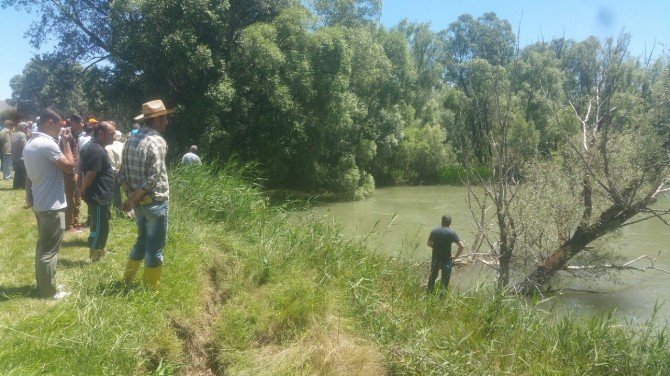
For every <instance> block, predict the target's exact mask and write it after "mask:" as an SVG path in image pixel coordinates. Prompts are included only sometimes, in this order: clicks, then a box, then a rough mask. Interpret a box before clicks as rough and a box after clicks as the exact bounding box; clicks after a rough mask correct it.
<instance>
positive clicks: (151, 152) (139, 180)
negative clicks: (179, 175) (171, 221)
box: [119, 127, 170, 201]
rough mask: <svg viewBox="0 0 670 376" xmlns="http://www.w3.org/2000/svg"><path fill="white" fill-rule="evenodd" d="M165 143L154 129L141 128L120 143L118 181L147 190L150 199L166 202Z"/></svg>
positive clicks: (168, 193)
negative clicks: (121, 149)
mask: <svg viewBox="0 0 670 376" xmlns="http://www.w3.org/2000/svg"><path fill="white" fill-rule="evenodd" d="M166 155H167V143H166V142H165V139H163V137H161V135H160V133H158V131H156V130H154V129H152V128H149V127H142V128H141V129H140V130H139V132H137V133H136V134H135V135H133V136H131V137H130V138H129V139H128V140H127V141H126V143H125V144H124V145H123V154H122V157H121V170H120V172H119V180H120V181H121V184H124V183H126V182H127V183H128V184H129V185H130V188H131V190H133V191H135V190H138V189H141V190H143V191H144V192H147V195H150V196H151V197H152V198H153V199H154V200H158V201H167V200H168V198H169V196H170V186H169V184H168V174H167V167H166V166H165V156H166Z"/></svg>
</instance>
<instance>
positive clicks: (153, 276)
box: [144, 266, 163, 292]
mask: <svg viewBox="0 0 670 376" xmlns="http://www.w3.org/2000/svg"><path fill="white" fill-rule="evenodd" d="M162 272H163V267H162V266H159V267H157V268H144V284H145V285H147V287H148V288H149V289H150V290H152V291H154V292H158V289H159V287H160V284H161V273H162Z"/></svg>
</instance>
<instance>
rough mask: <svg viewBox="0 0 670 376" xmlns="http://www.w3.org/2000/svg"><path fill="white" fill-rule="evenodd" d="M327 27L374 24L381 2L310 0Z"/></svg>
mask: <svg viewBox="0 0 670 376" xmlns="http://www.w3.org/2000/svg"><path fill="white" fill-rule="evenodd" d="M310 3H311V5H312V7H313V8H314V10H315V11H316V13H317V14H318V15H319V16H321V18H322V19H323V23H324V24H325V25H327V26H335V25H339V26H345V27H359V26H364V25H367V24H371V23H374V22H376V21H377V20H378V19H379V17H380V15H381V9H382V2H381V0H310Z"/></svg>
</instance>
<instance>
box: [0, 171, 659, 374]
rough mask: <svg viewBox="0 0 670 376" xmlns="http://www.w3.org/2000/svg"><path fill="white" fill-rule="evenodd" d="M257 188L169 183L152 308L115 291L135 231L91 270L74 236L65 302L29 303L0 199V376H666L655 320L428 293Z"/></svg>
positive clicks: (235, 179) (116, 227) (415, 278)
mask: <svg viewBox="0 0 670 376" xmlns="http://www.w3.org/2000/svg"><path fill="white" fill-rule="evenodd" d="M253 176H254V175H253V171H252V170H251V169H249V168H241V167H240V166H237V165H235V164H232V163H231V164H227V165H225V166H224V167H217V168H216V169H215V168H213V167H211V166H202V167H201V168H175V169H173V170H172V171H171V176H170V178H171V180H170V181H171V202H170V231H169V237H168V245H167V247H166V264H165V270H164V277H163V281H162V290H161V293H160V294H159V295H158V296H153V295H151V294H150V293H148V292H146V291H144V290H143V289H142V288H141V287H139V286H137V287H134V288H131V289H123V288H121V286H120V285H119V284H118V280H119V278H120V276H121V272H122V266H123V262H124V260H125V257H126V255H127V251H128V250H129V248H130V246H131V245H132V242H133V240H134V225H133V223H132V222H130V221H128V220H123V219H115V220H114V222H113V224H112V234H113V237H112V240H111V241H110V249H111V250H112V251H113V252H112V253H111V254H110V255H109V256H107V257H106V258H105V259H103V261H102V262H100V263H98V264H95V265H89V264H88V263H87V262H86V261H85V260H86V256H87V251H86V248H85V244H81V243H77V242H78V241H79V242H81V240H83V239H85V236H84V235H77V236H72V235H68V236H67V237H66V241H67V240H70V241H71V242H70V243H69V244H70V245H68V246H65V247H64V248H63V250H62V255H61V262H60V263H59V278H60V279H61V281H63V283H64V284H65V285H66V286H67V287H68V288H69V289H71V290H72V291H73V296H71V297H69V298H68V299H66V300H64V301H62V302H58V303H50V302H44V301H41V300H37V299H34V298H33V297H32V296H30V286H31V284H32V283H33V282H32V278H33V274H32V269H31V268H32V262H33V259H32V252H33V239H34V238H33V237H34V231H35V230H34V223H33V221H34V219H32V217H31V215H30V214H29V213H28V212H27V211H24V210H22V209H20V204H21V200H20V198H19V196H18V194H17V193H15V192H11V191H6V190H0V199H2V200H3V202H8V203H9V207H10V208H12V209H11V210H10V211H8V212H7V214H4V213H3V214H2V215H1V216H0V225H1V226H0V235H2V237H3V239H9V240H10V241H8V242H3V244H2V245H0V248H2V249H0V265H2V266H3V267H2V269H1V270H0V289H1V291H0V341H1V343H2V346H1V347H0V374H15V375H25V374H38V373H39V374H42V373H45V374H151V373H155V374H172V373H176V374H198V373H199V374H206V373H210V374H212V373H213V374H231V375H234V374H253V375H263V374H275V375H293V374H320V375H330V374H332V375H338V374H369V375H377V374H451V373H456V372H465V373H467V374H498V373H509V374H528V375H531V374H565V375H572V374H621V375H629V374H650V375H655V374H658V375H663V374H668V373H670V355H669V354H670V351H669V346H668V340H667V336H666V334H667V332H666V330H665V329H664V327H663V326H661V325H658V323H655V322H652V323H649V324H647V325H641V326H622V325H620V324H619V323H617V322H615V321H614V320H613V319H612V317H609V316H597V317H593V318H576V317H563V318H557V317H555V316H554V315H552V314H547V313H543V312H540V311H537V310H535V309H533V308H532V304H531V305H529V304H528V303H526V301H525V300H522V299H518V298H515V297H507V296H500V295H494V294H491V293H490V292H488V290H487V289H481V291H475V292H469V293H463V294H461V293H448V294H446V296H445V297H443V298H440V297H438V296H427V295H426V294H425V291H424V286H423V282H424V281H423V279H424V277H425V274H426V270H424V269H423V268H422V267H420V266H419V265H415V264H412V263H409V262H405V261H398V260H391V259H387V258H385V257H382V256H380V255H376V254H374V253H373V252H371V251H370V250H369V249H367V248H366V247H365V245H364V244H362V242H359V241H354V240H352V239H351V238H349V237H347V236H345V235H344V233H343V231H342V229H341V228H338V226H333V225H330V224H327V221H323V220H321V219H320V218H311V219H310V218H307V219H296V218H291V217H292V216H294V214H291V213H290V212H288V211H286V210H284V209H283V208H282V207H279V206H277V205H271V204H270V203H269V201H268V199H267V198H264V196H263V195H262V193H261V191H260V189H259V184H258V182H257V181H255V180H254V178H253ZM15 223H21V226H19V227H18V229H17V230H16V231H12V230H11V229H12V226H14V224H15ZM5 265H11V267H10V268H7V267H5Z"/></svg>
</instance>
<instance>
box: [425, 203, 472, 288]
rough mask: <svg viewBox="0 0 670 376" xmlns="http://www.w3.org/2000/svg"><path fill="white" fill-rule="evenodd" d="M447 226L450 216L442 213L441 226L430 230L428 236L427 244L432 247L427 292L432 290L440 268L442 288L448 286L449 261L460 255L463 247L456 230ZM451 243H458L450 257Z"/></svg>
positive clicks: (449, 275) (449, 223)
mask: <svg viewBox="0 0 670 376" xmlns="http://www.w3.org/2000/svg"><path fill="white" fill-rule="evenodd" d="M449 226H451V217H450V216H448V215H443V216H442V226H441V227H437V228H435V229H434V230H433V231H431V232H430V236H429V237H428V246H429V247H431V248H433V255H432V258H431V262H430V277H429V278H428V292H432V291H433V289H434V288H435V280H436V279H437V273H438V272H439V271H440V270H442V288H443V289H445V290H446V289H447V286H449V277H451V261H452V260H453V259H455V258H457V257H458V256H460V255H461V252H463V248H465V247H464V245H463V242H462V241H461V239H459V238H458V235H456V232H454V230H452V229H450V228H449ZM452 243H456V244H457V245H458V252H456V256H454V257H451V244H452Z"/></svg>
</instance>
